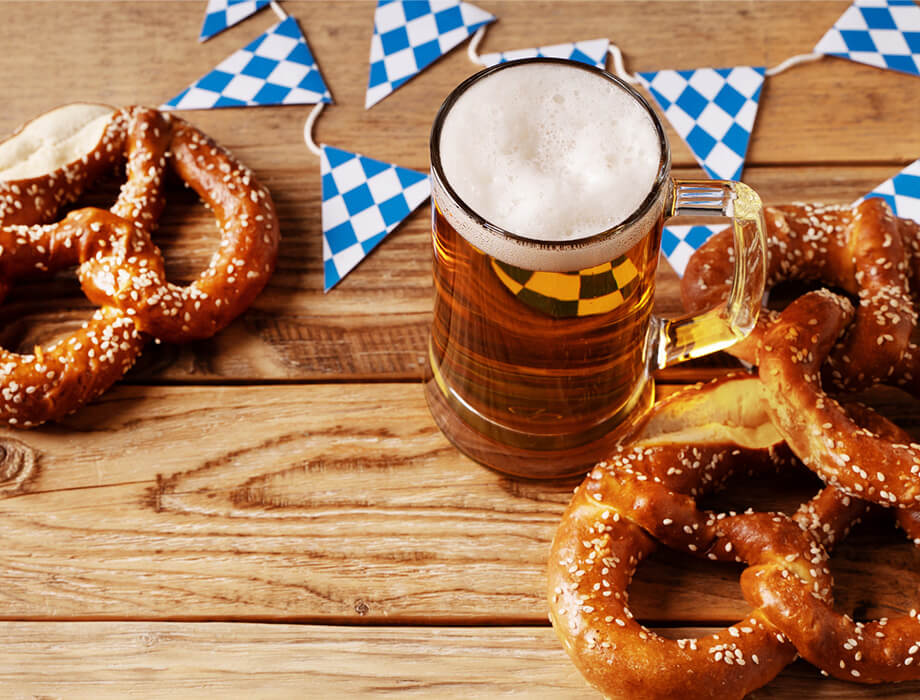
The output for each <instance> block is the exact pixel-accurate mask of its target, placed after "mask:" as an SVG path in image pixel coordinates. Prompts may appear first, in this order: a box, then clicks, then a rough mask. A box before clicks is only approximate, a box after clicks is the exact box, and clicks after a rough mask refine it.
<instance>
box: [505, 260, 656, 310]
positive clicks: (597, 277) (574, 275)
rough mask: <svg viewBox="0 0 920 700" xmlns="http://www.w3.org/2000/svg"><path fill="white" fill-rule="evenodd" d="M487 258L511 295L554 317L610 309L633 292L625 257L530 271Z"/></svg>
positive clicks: (633, 277)
mask: <svg viewBox="0 0 920 700" xmlns="http://www.w3.org/2000/svg"><path fill="white" fill-rule="evenodd" d="M491 260H492V270H493V271H494V272H495V274H496V275H497V276H498V279H500V280H501V282H502V284H504V285H505V286H506V287H507V288H508V290H509V291H510V292H511V293H512V294H514V296H516V297H517V298H518V299H520V300H521V301H522V302H524V303H525V304H527V305H528V306H530V307H532V308H534V309H536V310H537V311H542V312H543V313H545V314H549V315H550V316H556V317H557V318H565V317H572V316H591V315H593V314H602V313H606V312H608V311H612V310H613V309H615V308H617V307H618V306H620V305H621V304H622V303H623V302H624V301H626V300H627V299H628V298H629V297H630V295H631V294H632V293H633V292H634V291H635V289H636V284H637V282H638V277H639V272H638V271H637V270H636V266H635V265H633V263H632V260H630V259H629V258H627V257H626V256H621V257H619V258H617V259H616V260H614V261H613V262H607V263H604V264H602V265H597V266H595V267H591V268H588V269H586V270H581V271H579V272H534V271H532V270H524V269H522V268H519V267H515V266H514V265H509V264H508V263H505V262H502V261H501V260H496V259H495V258H492V259H491Z"/></svg>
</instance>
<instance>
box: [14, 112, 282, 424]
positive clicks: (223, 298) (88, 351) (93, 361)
mask: <svg viewBox="0 0 920 700" xmlns="http://www.w3.org/2000/svg"><path fill="white" fill-rule="evenodd" d="M68 159H69V160H68ZM120 160H124V161H125V170H126V173H127V179H126V181H125V183H124V184H123V186H122V188H121V191H120V193H119V197H118V200H117V201H116V203H115V204H114V205H113V206H112V207H111V209H110V210H108V211H106V210H102V209H97V208H93V207H87V208H83V209H78V210H75V211H72V212H70V213H69V214H67V215H66V216H65V217H64V218H63V219H61V220H60V221H57V222H55V223H48V222H49V221H51V220H53V218H54V217H55V216H56V215H57V213H58V211H59V210H60V208H61V207H62V206H64V205H65V204H68V203H70V202H72V201H75V200H76V199H77V198H78V197H79V196H80V195H81V194H82V193H83V191H84V190H85V189H86V188H87V187H88V186H89V185H91V184H92V183H93V182H94V181H95V180H96V179H97V178H98V177H99V176H100V175H102V174H103V173H104V172H105V171H106V170H107V169H110V168H111V167H113V166H114V165H116V164H117V163H118V162H119V161H120ZM49 161H50V165H49ZM167 164H168V165H169V166H171V167H172V169H173V170H174V171H175V172H176V174H177V175H178V176H179V177H180V178H182V179H183V180H184V181H185V183H186V184H187V185H189V186H191V187H192V188H193V189H194V190H195V191H196V192H197V193H198V195H199V196H200V197H201V198H202V199H203V200H204V202H205V204H206V205H207V206H208V207H209V208H210V209H212V211H213V212H214V215H215V217H216V219H217V224H218V228H219V230H220V244H219V246H218V249H217V251H216V252H215V253H214V255H213V256H212V258H211V261H210V264H209V265H208V267H207V268H206V269H205V270H204V271H203V272H202V273H201V275H200V276H199V277H198V278H197V279H196V280H195V281H194V282H192V284H190V285H188V286H185V287H182V286H178V285H175V284H173V283H171V282H169V281H168V280H167V279H166V273H165V263H164V260H163V257H162V255H161V253H160V251H159V249H158V248H157V247H156V245H155V244H154V243H153V241H152V240H151V238H150V234H151V232H152V231H153V229H154V228H155V227H156V224H157V220H158V217H159V216H160V213H161V212H162V210H163V207H164V204H165V201H164V195H163V180H164V177H165V168H166V166H167ZM278 242H279V230H278V220H277V217H276V215H275V210H274V205H273V203H272V200H271V196H270V195H269V193H268V190H267V189H266V188H265V187H264V186H262V185H261V184H260V183H259V182H258V181H257V180H256V179H255V177H254V175H253V174H252V173H251V171H249V170H248V169H247V168H246V167H245V166H243V165H241V164H240V163H239V162H238V161H237V160H236V159H235V158H233V156H231V155H230V154H229V153H228V152H226V151H225V150H223V149H222V148H220V147H219V146H217V144H215V143H214V142H213V141H212V140H211V139H209V138H208V137H207V136H205V135H204V134H202V133H201V132H200V131H198V130H197V129H195V128H194V127H192V126H191V125H189V124H187V123H186V122H184V121H182V120H181V119H178V118H176V117H167V116H165V115H163V114H160V113H159V112H157V111H155V110H150V109H144V108H140V107H134V108H128V109H123V110H119V111H117V112H116V111H113V110H111V109H110V108H106V107H103V106H99V105H70V106H67V107H63V108H59V109H58V110H54V111H53V112H50V113H48V114H46V115H43V116H42V117H40V118H39V119H37V120H35V121H34V122H32V123H30V124H29V125H27V126H26V127H25V128H24V129H23V130H22V131H20V132H19V133H18V134H17V135H15V136H14V137H13V138H11V139H9V140H8V141H7V142H4V143H2V144H0V300H2V299H3V297H4V296H5V295H6V294H7V292H8V291H9V288H10V286H11V284H12V282H13V281H15V280H17V279H21V278H24V277H30V276H35V275H40V274H44V273H48V272H53V271H55V270H60V269H63V268H67V267H72V266H75V265H76V266H78V270H77V275H78V277H79V280H80V283H81V286H82V288H83V291H84V293H85V294H86V296H87V297H88V298H89V299H90V300H91V301H92V302H93V303H95V304H97V305H99V306H100V307H101V308H100V309H99V310H97V311H96V312H95V313H94V314H93V316H92V318H91V319H90V320H89V321H88V322H87V323H85V324H84V325H83V327H82V328H81V329H79V330H78V331H76V332H75V333H73V334H71V335H70V336H68V337H65V338H62V339H59V340H57V341H56V342H54V343H53V344H52V345H50V346H49V347H47V348H41V347H36V348H35V350H34V352H33V353H32V354H27V355H22V354H17V353H13V352H9V351H7V350H2V349H0V387H2V390H0V395H2V398H0V417H2V418H3V419H4V420H6V421H7V422H8V423H9V424H10V425H13V426H18V427H30V426H34V425H38V424H40V423H42V422H44V421H47V420H53V419H57V418H60V417H62V416H64V415H66V414H67V413H70V412H71V411H73V410H75V409H76V408H79V407H80V406H82V405H83V404H85V403H86V402H88V401H90V400H91V399H93V398H95V397H96V396H98V395H99V394H100V393H102V392H103V391H105V389H107V388H108V387H109V386H110V385H111V384H112V383H114V382H115V381H117V380H118V379H119V378H120V377H121V376H123V375H124V373H125V372H126V371H127V370H128V369H129V368H130V367H131V366H132V365H133V364H134V362H135V360H136V359H137V357H138V355H139V354H140V352H141V350H142V348H143V346H144V344H145V343H146V341H147V340H148V339H149V338H150V337H154V338H156V339H158V340H163V341H168V342H184V341H189V340H194V339H200V338H207V337H210V336H212V335H213V334H214V333H216V332H218V331H219V330H221V329H222V328H224V327H225V326H226V325H227V324H228V323H230V321H232V320H233V319H234V318H235V317H236V316H238V315H239V314H240V313H242V312H243V311H244V310H245V309H246V308H247V307H248V306H249V305H250V304H251V303H252V302H253V300H254V299H255V297H256V296H257V295H258V294H259V292H261V291H262V289H263V287H264V286H265V284H266V283H267V281H268V279H269V277H270V276H271V273H272V271H273V269H274V263H275V258H276V256H277V249H278Z"/></svg>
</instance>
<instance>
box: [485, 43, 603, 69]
mask: <svg viewBox="0 0 920 700" xmlns="http://www.w3.org/2000/svg"><path fill="white" fill-rule="evenodd" d="M609 46H610V40H609V39H589V40H587V41H575V42H570V43H568V44H553V45H552V46H538V47H535V48H532V49H517V50H515V51H502V52H500V53H484V54H482V55H481V56H480V57H479V60H480V61H481V62H482V65H484V66H494V65H496V64H498V63H507V62H508V61H515V60H517V59H519V58H536V57H539V56H542V57H545V58H567V59H568V60H570V61H578V62H579V63H587V64H588V65H591V66H596V67H597V68H604V67H605V66H606V65H607V47H609Z"/></svg>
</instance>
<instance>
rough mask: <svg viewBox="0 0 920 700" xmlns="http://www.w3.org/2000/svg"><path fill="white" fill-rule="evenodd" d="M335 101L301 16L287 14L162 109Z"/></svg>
mask: <svg viewBox="0 0 920 700" xmlns="http://www.w3.org/2000/svg"><path fill="white" fill-rule="evenodd" d="M317 102H332V95H330V94H329V88H327V87H326V83H325V82H324V81H323V76H322V75H321V74H320V72H319V67H318V66H317V65H316V61H315V60H314V59H313V54H311V53H310V47H309V46H307V40H306V39H304V36H303V33H302V32H301V31H300V27H299V26H298V25H297V20H295V19H294V18H293V17H288V18H286V19H285V20H283V21H281V22H279V23H278V24H276V25H275V26H274V27H272V28H271V29H269V30H268V31H267V32H265V33H264V34H262V35H261V36H259V37H258V38H257V39H256V40H255V41H253V42H252V43H251V44H249V45H248V46H247V47H246V48H243V49H240V50H239V51H237V52H236V53H233V54H231V55H230V56H228V57H227V58H225V59H224V60H223V61H221V62H220V63H219V64H218V65H217V67H216V68H215V69H214V70H212V71H211V72H210V73H208V74H207V75H205V76H204V77H202V78H200V79H199V80H198V81H196V82H195V83H192V85H190V86H189V87H187V88H185V90H183V91H182V92H180V93H179V94H178V95H176V96H175V97H174V98H172V99H171V100H170V101H169V102H167V103H166V104H165V105H163V106H162V107H161V109H210V108H212V107H251V106H254V105H290V104H315V103H317Z"/></svg>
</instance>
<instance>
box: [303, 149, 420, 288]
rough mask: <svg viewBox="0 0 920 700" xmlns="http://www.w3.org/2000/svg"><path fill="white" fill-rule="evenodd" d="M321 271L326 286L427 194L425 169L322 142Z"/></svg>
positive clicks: (374, 246) (357, 260)
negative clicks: (416, 168)
mask: <svg viewBox="0 0 920 700" xmlns="http://www.w3.org/2000/svg"><path fill="white" fill-rule="evenodd" d="M321 148H322V154H321V156H320V172H321V174H322V178H323V205H322V207H323V208H322V212H323V271H324V275H323V276H324V289H325V291H327V292H328V291H329V290H330V289H332V288H333V287H334V286H335V285H336V284H338V283H339V282H340V281H341V279H342V278H343V277H345V275H347V274H348V273H349V272H351V271H352V270H353V269H354V268H355V267H356V266H357V265H358V263H359V262H361V261H362V260H363V259H364V258H365V257H366V256H367V254H368V253H370V252H371V250H373V249H374V248H376V247H377V245H379V243H380V242H381V241H382V240H383V239H384V238H385V237H386V236H387V234H389V233H391V232H392V231H393V229H395V228H396V227H397V226H398V225H399V224H400V222H402V220H403V219H405V218H406V217H407V216H409V214H411V213H412V212H413V211H414V210H415V209H416V208H418V206H419V205H420V204H421V203H422V202H424V201H425V200H426V199H428V195H429V194H431V186H430V184H429V180H428V175H426V174H425V173H420V172H417V171H415V170H408V169H406V168H400V167H398V166H396V165H393V164H391V163H384V162H381V161H379V160H373V159H371V158H365V157H364V156H362V155H359V154H357V153H350V152H349V151H343V150H341V149H339V148H332V147H331V146H326V145H325V144H323V145H322V146H321Z"/></svg>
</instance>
